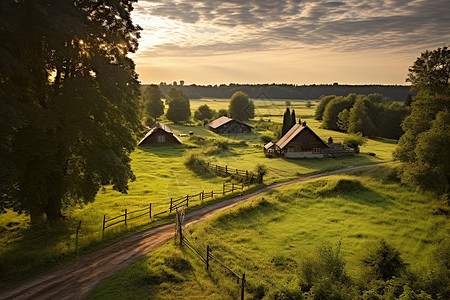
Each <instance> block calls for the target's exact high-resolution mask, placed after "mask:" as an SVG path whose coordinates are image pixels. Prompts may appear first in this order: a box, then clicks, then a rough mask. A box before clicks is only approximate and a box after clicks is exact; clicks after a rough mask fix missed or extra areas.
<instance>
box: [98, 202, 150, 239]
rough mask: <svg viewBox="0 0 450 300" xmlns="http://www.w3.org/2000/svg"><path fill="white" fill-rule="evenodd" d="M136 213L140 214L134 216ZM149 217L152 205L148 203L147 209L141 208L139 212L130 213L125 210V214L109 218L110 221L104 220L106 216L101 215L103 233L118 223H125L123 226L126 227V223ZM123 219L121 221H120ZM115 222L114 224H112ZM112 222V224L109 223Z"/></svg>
mask: <svg viewBox="0 0 450 300" xmlns="http://www.w3.org/2000/svg"><path fill="white" fill-rule="evenodd" d="M137 213H141V214H138V215H136V214H137ZM147 214H148V216H149V218H150V219H151V218H152V204H151V203H150V204H149V205H148V207H147V208H143V209H140V210H135V211H130V212H128V211H127V209H125V213H124V214H123V215H120V216H117V217H114V218H111V219H108V220H107V219H106V215H103V232H105V229H106V228H108V227H111V226H114V225H116V224H119V223H125V225H127V221H130V220H133V219H136V218H139V217H142V216H145V215H147ZM122 217H123V219H121V218H122ZM112 221H115V222H112ZM111 222H112V223H111Z"/></svg>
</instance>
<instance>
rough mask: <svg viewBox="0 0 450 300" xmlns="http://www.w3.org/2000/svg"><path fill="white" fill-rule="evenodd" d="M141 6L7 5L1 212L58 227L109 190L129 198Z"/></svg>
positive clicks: (0, 65)
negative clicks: (68, 210) (134, 14)
mask: <svg viewBox="0 0 450 300" xmlns="http://www.w3.org/2000/svg"><path fill="white" fill-rule="evenodd" d="M133 2H135V0H122V1H101V2H98V1H87V0H60V1H51V0H22V1H13V0H7V1H1V2H0V22H1V23H0V53H2V55H1V56H0V115H1V117H0V119H1V121H0V122H1V124H0V126H1V134H0V138H1V141H0V157H1V158H0V159H1V160H5V161H2V168H1V169H2V171H0V179H1V180H0V182H1V183H0V210H3V211H4V210H5V209H13V210H15V211H19V212H25V213H29V214H30V216H31V221H32V222H33V223H35V222H38V221H39V220H44V219H45V218H46V219H47V221H53V220H55V219H58V218H59V217H61V216H62V213H61V210H62V208H64V207H66V206H69V205H73V204H75V203H81V202H84V203H86V202H90V201H93V200H94V198H95V195H96V193H97V192H98V190H99V189H100V187H101V186H102V185H106V184H112V185H113V187H114V189H116V190H118V191H120V192H123V193H125V192H126V191H127V189H128V181H129V180H130V179H133V178H134V175H133V173H132V171H131V167H130V159H129V154H130V152H131V151H133V149H134V147H135V145H136V139H135V133H136V132H137V131H138V129H139V126H140V120H139V104H140V103H139V96H140V95H139V91H140V89H139V83H138V81H137V74H136V72H135V70H134V63H133V61H132V60H131V59H130V58H129V57H128V54H129V53H130V52H135V51H136V49H137V46H138V42H137V38H138V37H139V30H140V28H139V27H138V26H135V25H134V24H133V23H132V21H131V17H130V13H131V11H132V9H133V7H132V5H133ZM3 162H6V164H5V165H3ZM3 166H5V167H7V169H6V170H5V168H4V167H3Z"/></svg>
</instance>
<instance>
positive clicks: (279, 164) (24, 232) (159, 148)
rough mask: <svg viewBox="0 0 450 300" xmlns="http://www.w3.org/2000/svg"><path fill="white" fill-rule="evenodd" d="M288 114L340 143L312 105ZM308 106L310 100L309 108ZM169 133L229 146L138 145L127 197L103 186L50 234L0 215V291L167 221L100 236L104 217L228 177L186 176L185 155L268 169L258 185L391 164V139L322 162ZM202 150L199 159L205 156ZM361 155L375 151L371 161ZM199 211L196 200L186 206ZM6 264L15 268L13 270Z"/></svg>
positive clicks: (248, 140) (271, 108)
mask: <svg viewBox="0 0 450 300" xmlns="http://www.w3.org/2000/svg"><path fill="white" fill-rule="evenodd" d="M289 101H290V102H291V108H294V109H295V110H296V112H297V116H298V117H300V118H302V120H306V121H307V123H308V125H309V126H310V127H311V128H312V129H313V130H315V131H316V132H317V133H318V134H319V136H321V137H322V138H323V139H325V140H326V139H327V138H328V137H329V136H331V137H333V139H334V140H335V141H342V139H344V137H345V136H346V135H345V134H343V133H339V132H334V131H329V130H323V129H320V128H318V127H319V125H320V124H319V123H318V122H317V121H315V120H313V119H312V115H313V114H314V107H312V108H307V107H306V101H302V100H289ZM205 103H206V104H208V105H210V106H211V107H212V108H213V109H220V108H227V106H228V100H227V99H218V100H214V99H198V100H196V99H194V100H191V109H192V111H194V110H195V109H196V108H197V107H198V106H199V105H201V104H205ZM313 103H314V102H313ZM255 104H256V115H257V116H256V117H255V119H254V120H250V121H249V124H254V123H256V122H257V120H258V119H259V118H264V119H271V121H272V122H276V121H280V120H281V119H282V114H283V113H284V110H285V101H284V100H274V101H266V100H255ZM170 127H171V128H172V130H173V131H174V132H175V133H176V134H180V133H187V132H189V131H193V132H194V136H203V137H205V138H206V139H210V140H213V139H219V140H223V141H226V142H227V143H228V144H229V145H230V147H229V149H228V150H224V151H215V152H214V151H213V152H212V154H211V153H208V151H207V150H208V149H205V147H202V146H200V145H198V144H196V143H195V142H193V141H192V140H191V139H190V138H189V137H182V138H181V139H182V140H183V142H184V143H185V145H178V146H174V145H168V146H165V145H149V146H144V147H137V149H136V150H135V151H134V152H133V153H132V155H131V159H132V169H133V172H134V174H135V175H136V180H135V181H134V182H130V184H129V190H128V193H127V194H120V193H118V192H116V191H113V190H112V188H111V187H109V186H106V187H104V188H102V189H101V190H100V192H99V193H98V195H97V197H96V200H95V202H93V203H89V204H86V205H79V206H77V207H68V208H66V209H65V210H64V211H63V214H64V215H65V216H66V218H65V219H64V220H62V221H61V223H60V226H57V227H54V228H47V229H42V228H31V227H30V224H29V221H28V217H27V216H25V215H18V214H16V213H14V212H8V213H6V214H2V215H0V230H1V236H0V249H1V250H0V277H1V278H2V280H1V282H2V284H0V288H2V286H3V285H5V286H6V285H8V284H11V283H16V282H20V281H23V280H25V279H27V278H29V277H32V276H34V275H36V274H39V273H42V272H44V271H46V270H49V269H52V268H54V267H56V266H58V265H60V264H62V263H64V262H66V261H69V260H72V259H74V258H76V257H77V255H83V254H85V253H89V252H91V251H93V250H95V249H98V248H99V247H102V246H103V245H106V244H110V243H112V242H113V241H115V240H118V239H120V238H123V237H124V236H127V235H130V234H133V233H134V232H136V231H140V230H145V229H146V228H149V227H153V226H156V225H158V224H161V223H163V222H167V221H169V220H172V217H168V216H167V215H165V216H162V217H161V218H154V219H153V220H151V221H150V220H149V219H148V218H146V217H143V218H138V219H135V220H133V221H130V222H129V223H128V226H124V225H123V224H119V225H116V226H114V227H111V228H108V229H107V230H106V232H105V235H102V220H103V216H104V215H106V217H107V218H111V217H114V216H117V215H120V214H123V212H124V210H125V209H127V210H128V211H134V210H138V209H143V208H146V207H148V205H149V204H150V203H151V204H152V213H153V214H155V213H158V212H161V211H163V210H166V209H167V208H168V206H169V203H170V198H171V197H173V198H178V197H181V196H184V195H186V194H196V193H199V192H201V191H211V190H220V188H221V185H222V183H223V182H224V181H229V180H230V179H229V178H224V177H219V176H215V177H205V176H199V175H196V174H195V173H193V172H192V171H190V170H189V169H188V168H187V167H186V166H185V164H184V161H185V159H186V156H187V155H189V154H190V153H201V154H202V155H204V156H205V157H206V158H207V159H208V160H209V161H210V162H212V163H217V164H220V165H228V166H230V167H231V168H239V169H248V170H250V171H253V170H254V169H255V166H256V165H257V164H264V165H266V166H267V168H268V174H267V175H266V177H265V184H271V183H274V182H280V181H286V180H289V179H292V178H296V177H299V176H305V175H308V174H313V173H317V172H321V171H325V170H331V169H337V168H341V167H346V166H349V165H353V166H355V165H362V164H371V163H379V162H388V161H391V160H392V157H391V152H392V150H393V149H394V148H395V145H396V143H395V142H394V141H390V140H369V141H368V143H367V144H366V145H365V146H363V147H362V148H361V154H359V155H356V156H354V157H343V158H338V159H321V160H314V159H313V160H295V159H268V158H266V157H265V156H264V153H263V150H262V146H263V145H262V143H261V142H260V140H259V136H260V135H261V134H262V133H263V132H254V133H252V134H247V135H229V136H219V135H217V134H215V133H213V132H211V131H209V130H207V129H206V128H205V127H203V126H192V125H174V124H172V125H170ZM205 152H206V153H205ZM368 152H374V153H376V154H377V155H376V156H375V157H373V156H369V155H368V154H367V153H368ZM190 204H191V205H192V206H195V205H200V204H201V203H200V201H199V200H194V201H192V202H191V203H190ZM80 221H81V231H80V233H79V243H78V249H77V248H76V247H75V246H76V241H75V232H76V229H75V228H76V227H77V226H78V225H79V224H80V223H79V222H80ZM11 266H14V268H12V267H11Z"/></svg>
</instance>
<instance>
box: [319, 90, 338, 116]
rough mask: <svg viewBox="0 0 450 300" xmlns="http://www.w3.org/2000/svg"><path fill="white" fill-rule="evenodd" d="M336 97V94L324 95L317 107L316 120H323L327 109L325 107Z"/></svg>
mask: <svg viewBox="0 0 450 300" xmlns="http://www.w3.org/2000/svg"><path fill="white" fill-rule="evenodd" d="M334 98H336V96H335V95H330V96H325V97H322V99H320V102H319V104H318V105H317V107H316V113H315V115H314V119H316V120H322V118H323V113H324V111H325V107H326V106H327V105H328V103H329V102H330V101H331V100H333V99H334Z"/></svg>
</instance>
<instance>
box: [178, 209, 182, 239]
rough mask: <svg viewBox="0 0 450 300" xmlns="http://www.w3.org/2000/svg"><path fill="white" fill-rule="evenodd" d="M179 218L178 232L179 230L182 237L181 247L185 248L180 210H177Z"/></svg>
mask: <svg viewBox="0 0 450 300" xmlns="http://www.w3.org/2000/svg"><path fill="white" fill-rule="evenodd" d="M177 218H178V230H179V232H178V233H179V235H180V246H183V229H182V228H181V215H180V214H178V210H177Z"/></svg>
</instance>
